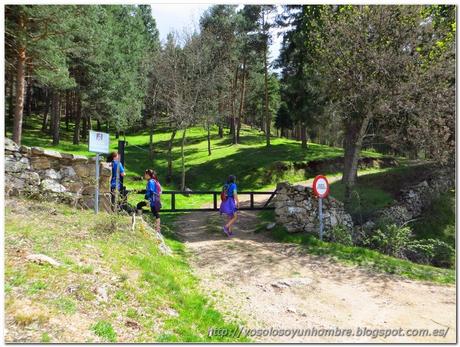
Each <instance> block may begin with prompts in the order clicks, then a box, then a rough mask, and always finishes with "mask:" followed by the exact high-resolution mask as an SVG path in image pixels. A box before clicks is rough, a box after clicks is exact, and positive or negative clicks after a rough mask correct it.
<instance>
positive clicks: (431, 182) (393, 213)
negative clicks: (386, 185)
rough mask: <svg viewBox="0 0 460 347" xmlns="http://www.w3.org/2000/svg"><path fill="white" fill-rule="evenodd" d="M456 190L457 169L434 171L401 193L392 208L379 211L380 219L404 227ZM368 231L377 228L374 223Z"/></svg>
mask: <svg viewBox="0 0 460 347" xmlns="http://www.w3.org/2000/svg"><path fill="white" fill-rule="evenodd" d="M454 188H455V169H454V168H449V167H446V168H443V169H437V170H432V171H431V172H430V174H429V175H428V177H427V178H426V179H425V180H423V181H422V182H420V183H417V184H415V185H413V186H410V187H408V188H407V189H404V190H402V191H401V192H400V193H399V196H398V198H397V201H396V202H395V203H394V204H392V205H391V206H389V207H387V208H385V209H383V210H381V211H379V213H377V219H378V218H382V217H383V218H384V219H385V220H387V221H389V222H391V223H395V224H396V225H403V224H405V223H407V222H409V221H411V220H413V219H415V218H417V217H419V216H420V215H421V214H422V212H423V210H424V209H425V208H427V207H429V206H430V205H431V204H432V202H433V200H435V199H437V198H439V196H440V195H441V194H442V193H444V192H447V191H449V190H450V189H454ZM365 227H366V228H367V229H372V228H373V227H375V223H374V222H373V221H369V222H367V223H366V225H365Z"/></svg>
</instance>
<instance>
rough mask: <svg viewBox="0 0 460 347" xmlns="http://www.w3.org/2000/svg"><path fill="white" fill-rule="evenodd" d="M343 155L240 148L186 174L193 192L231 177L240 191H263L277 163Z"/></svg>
mask: <svg viewBox="0 0 460 347" xmlns="http://www.w3.org/2000/svg"><path fill="white" fill-rule="evenodd" d="M341 154H342V151H341V150H340V149H337V148H332V147H325V146H312V147H311V148H309V149H308V150H305V151H302V150H301V149H300V148H299V146H298V145H296V144H276V145H272V146H270V147H259V148H240V149H238V151H237V152H236V153H234V154H231V155H229V156H227V157H225V158H224V159H222V158H219V159H214V160H209V161H207V162H205V163H202V164H198V165H195V166H194V167H192V168H190V170H189V171H188V181H189V182H190V187H191V188H192V189H195V190H199V189H213V188H215V187H220V186H221V184H222V182H224V181H225V179H226V177H227V176H228V175H230V174H234V175H236V176H237V183H238V184H239V186H240V189H242V190H253V189H260V188H263V187H264V186H265V185H266V184H267V182H266V181H265V182H264V177H266V173H267V170H268V169H269V167H270V165H271V164H273V162H276V161H288V162H294V161H309V160H312V158H327V157H336V156H340V155H341Z"/></svg>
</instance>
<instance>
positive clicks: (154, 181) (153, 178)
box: [137, 169, 161, 233]
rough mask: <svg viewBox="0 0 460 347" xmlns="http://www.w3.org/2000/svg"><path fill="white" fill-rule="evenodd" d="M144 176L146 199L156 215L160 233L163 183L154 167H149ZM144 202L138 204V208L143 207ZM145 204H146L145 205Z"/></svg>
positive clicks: (156, 224) (157, 227)
mask: <svg viewBox="0 0 460 347" xmlns="http://www.w3.org/2000/svg"><path fill="white" fill-rule="evenodd" d="M144 178H145V179H146V180H147V186H146V188H145V199H146V200H148V201H149V202H150V210H151V211H152V214H153V216H154V217H155V229H156V231H157V232H158V233H159V232H161V224H160V223H161V222H160V209H161V201H160V196H161V185H160V182H159V180H158V176H157V173H156V172H155V171H154V170H152V169H147V170H145V172H144ZM142 205H143V203H142V202H140V203H139V204H137V208H138V209H141V208H142ZM143 206H145V205H143Z"/></svg>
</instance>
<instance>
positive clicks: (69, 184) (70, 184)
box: [61, 178, 83, 193]
mask: <svg viewBox="0 0 460 347" xmlns="http://www.w3.org/2000/svg"><path fill="white" fill-rule="evenodd" d="M61 184H62V185H63V186H64V187H65V188H66V189H67V190H68V191H69V192H72V193H82V190H83V183H82V182H80V181H76V180H72V179H69V178H68V179H65V180H63V181H61Z"/></svg>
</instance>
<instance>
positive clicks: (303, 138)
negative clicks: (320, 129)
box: [300, 124, 307, 149]
mask: <svg viewBox="0 0 460 347" xmlns="http://www.w3.org/2000/svg"><path fill="white" fill-rule="evenodd" d="M300 139H301V141H302V148H305V149H306V148H307V127H306V126H305V125H304V124H301V125H300Z"/></svg>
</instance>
